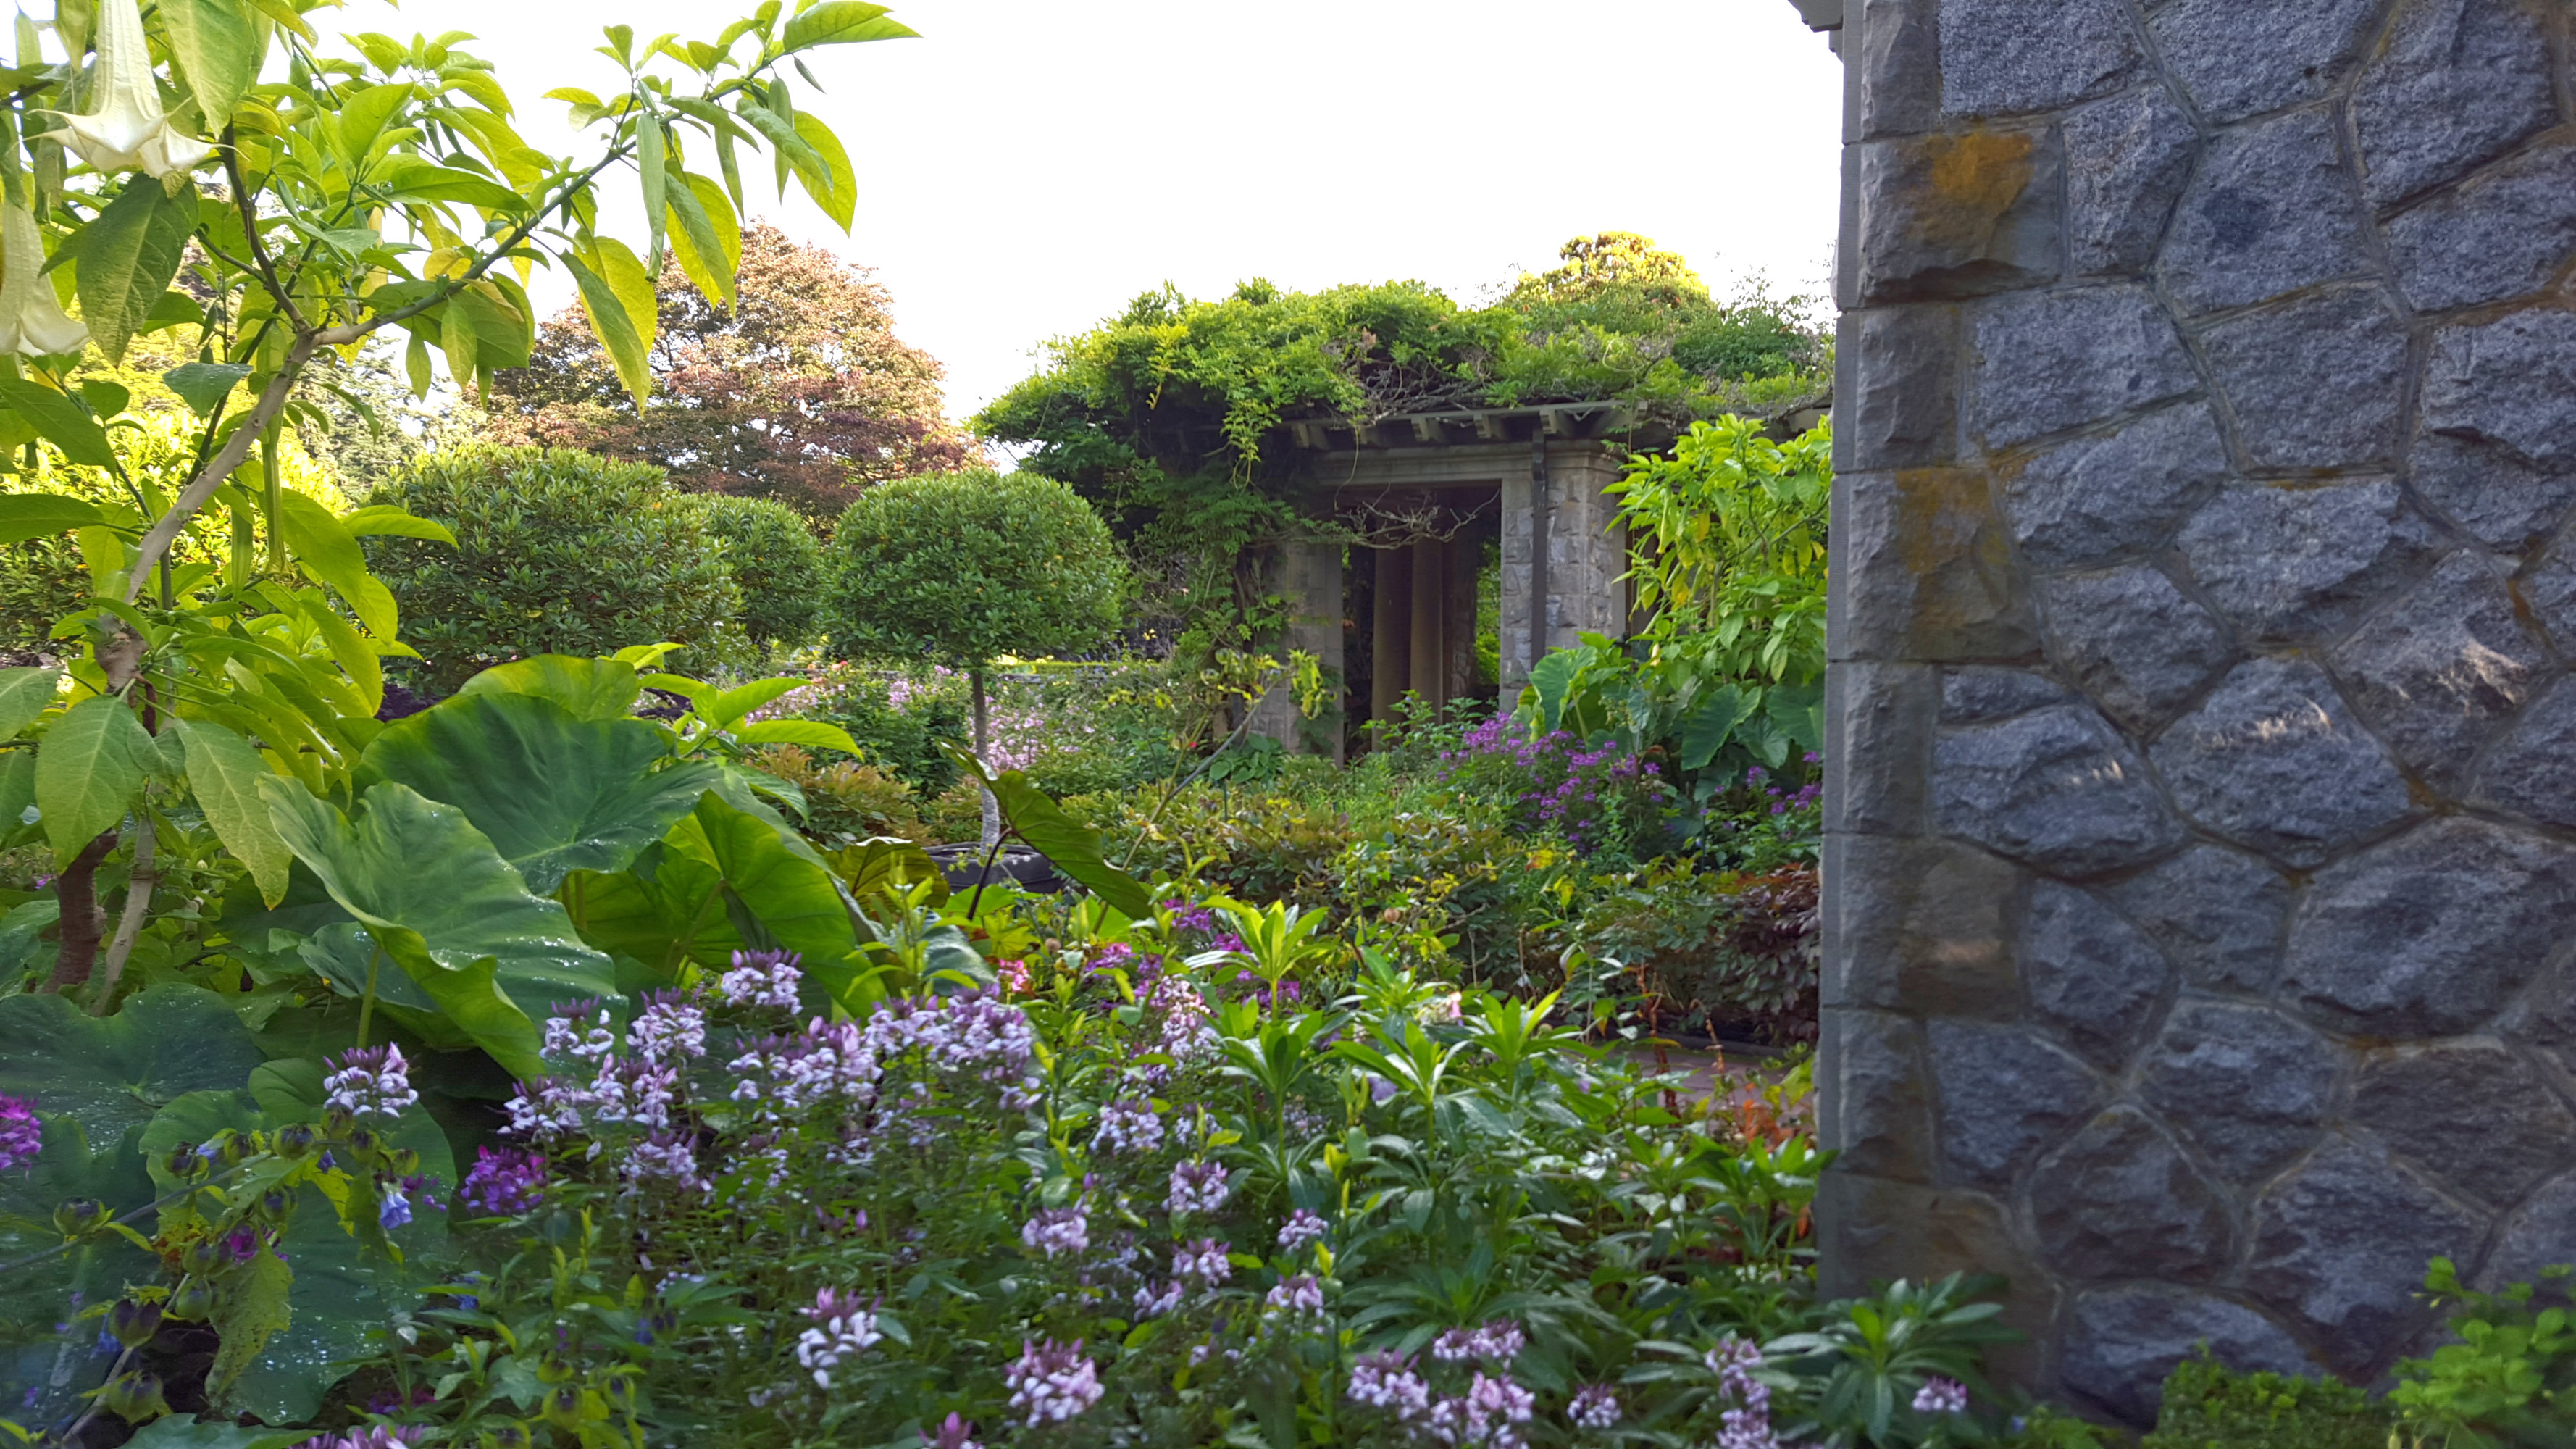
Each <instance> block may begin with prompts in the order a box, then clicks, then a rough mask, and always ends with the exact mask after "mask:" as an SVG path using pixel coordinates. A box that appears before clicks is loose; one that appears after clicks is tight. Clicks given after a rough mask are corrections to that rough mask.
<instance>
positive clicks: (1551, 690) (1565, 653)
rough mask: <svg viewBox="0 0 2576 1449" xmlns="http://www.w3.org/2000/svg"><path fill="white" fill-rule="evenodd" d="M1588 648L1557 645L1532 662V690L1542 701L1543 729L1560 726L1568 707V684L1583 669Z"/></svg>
mask: <svg viewBox="0 0 2576 1449" xmlns="http://www.w3.org/2000/svg"><path fill="white" fill-rule="evenodd" d="M1585 657H1586V651H1584V650H1580V649H1557V650H1553V651H1550V652H1549V654H1548V655H1547V657H1546V658H1544V659H1541V660H1540V661H1539V662H1538V663H1536V664H1534V665H1531V666H1530V682H1529V688H1530V693H1531V694H1532V695H1533V696H1535V698H1536V703H1537V705H1538V727H1539V729H1540V731H1541V732H1542V733H1544V732H1546V731H1550V730H1553V729H1555V728H1556V723H1557V717H1558V715H1559V714H1560V713H1561V712H1562V711H1563V709H1564V707H1565V691H1566V687H1567V686H1569V685H1571V684H1572V683H1573V682H1574V677H1575V676H1576V675H1577V674H1579V673H1581V672H1582V670H1583V661H1584V659H1585Z"/></svg>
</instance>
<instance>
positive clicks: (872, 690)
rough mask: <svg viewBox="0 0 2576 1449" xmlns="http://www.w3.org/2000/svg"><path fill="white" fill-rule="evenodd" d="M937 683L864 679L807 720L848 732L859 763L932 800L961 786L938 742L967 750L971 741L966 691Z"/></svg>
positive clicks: (827, 701)
mask: <svg viewBox="0 0 2576 1449" xmlns="http://www.w3.org/2000/svg"><path fill="white" fill-rule="evenodd" d="M937 683H938V682H937V681H936V680H933V681H930V683H929V684H928V685H923V684H921V683H917V682H916V681H913V680H910V679H903V678H898V679H896V680H894V681H892V682H891V683H888V682H884V681H880V680H877V679H874V678H869V677H860V678H856V679H853V680H852V681H851V682H850V683H848V684H846V685H844V686H842V687H841V688H839V689H838V690H835V691H834V692H833V693H832V694H831V695H830V696H829V697H828V698H826V699H825V700H824V701H823V702H822V703H821V704H820V705H818V706H816V707H815V708H813V709H810V710H807V711H805V714H806V715H807V716H808V717H810V718H813V719H818V720H822V721H823V722H825V723H827V724H836V725H839V726H840V727H841V728H842V729H844V730H847V731H848V732H849V735H850V738H851V739H852V740H853V741H855V742H856V743H857V744H858V747H859V755H860V758H862V759H864V760H866V761H867V762H868V763H869V764H871V765H874V766H876V767H877V768H878V769H880V770H883V771H885V772H886V773H887V774H889V775H892V776H894V777H895V778H896V779H898V780H901V781H902V782H903V783H905V784H906V785H909V786H911V787H912V790H913V793H914V794H916V795H918V796H920V797H921V798H923V799H925V800H927V799H932V798H935V797H937V796H939V795H941V794H943V793H945V792H946V791H947V789H948V787H949V786H951V785H954V784H956V783H957V766H956V764H955V763H954V762H953V761H951V760H950V759H949V758H948V757H947V756H946V755H944V754H942V753H940V750H939V744H940V742H941V741H942V740H945V741H947V742H948V743H950V744H955V745H963V744H964V743H966V741H967V739H968V737H969V726H968V723H967V719H966V700H965V697H964V691H962V690H955V689H941V688H938V687H937Z"/></svg>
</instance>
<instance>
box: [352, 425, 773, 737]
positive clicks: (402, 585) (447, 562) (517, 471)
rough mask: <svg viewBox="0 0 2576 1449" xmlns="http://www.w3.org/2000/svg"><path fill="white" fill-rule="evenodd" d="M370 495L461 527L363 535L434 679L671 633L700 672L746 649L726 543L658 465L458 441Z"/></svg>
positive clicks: (434, 683) (438, 686)
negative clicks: (423, 536) (445, 539)
mask: <svg viewBox="0 0 2576 1449" xmlns="http://www.w3.org/2000/svg"><path fill="white" fill-rule="evenodd" d="M372 501H374V502H378V503H392V504H398V505H400V506H401V507H403V508H405V509H408V510H410V511H411V512H412V513H414V514H417V515H419V516H420V517H422V518H433V519H436V520H438V521H439V522H441V523H444V524H446V525H447V526H448V528H449V529H450V530H451V531H452V532H454V533H455V535H456V547H455V548H453V549H451V548H448V547H447V546H446V545H445V544H440V543H431V542H427V541H424V540H419V539H409V538H372V539H369V540H368V541H367V553H368V563H369V566H370V567H372V568H373V569H374V570H375V573H376V577H377V578H379V579H382V580H383V581H384V584H385V587H387V588H389V589H391V590H392V591H393V595H394V599H395V601H396V602H397V603H399V604H400V605H401V606H402V632H403V642H404V643H407V644H409V645H411V646H412V647H413V648H414V649H417V650H419V651H420V653H421V659H422V663H421V664H420V665H419V666H418V672H419V674H420V675H421V677H422V679H423V681H424V682H425V684H426V686H427V687H428V689H429V690H430V691H431V692H432V693H435V694H441V695H444V694H450V693H453V692H454V691H455V689H456V687H457V686H458V685H461V684H463V683H464V682H465V681H466V680H468V679H471V678H472V677H474V675H476V674H477V673H480V672H481V671H483V670H485V669H488V668H490V667H491V666H493V665H495V664H504V663H507V662H509V661H510V660H513V659H523V658H526V657H527V656H529V655H532V654H585V655H597V654H612V653H615V652H616V651H617V650H620V649H623V648H625V647H626V646H628V645H630V644H652V643H657V642H660V641H663V640H669V641H672V642H674V643H677V644H681V645H684V646H686V648H687V651H688V652H686V653H684V654H681V655H680V656H678V657H677V658H676V659H675V660H674V661H673V663H674V664H675V665H677V666H678V667H680V668H683V669H686V670H688V671H689V672H691V673H704V672H707V671H709V670H711V669H714V668H716V667H718V666H720V665H724V664H727V663H732V662H736V661H739V660H741V659H742V658H744V657H745V656H747V655H748V653H749V652H750V651H749V641H748V640H747V639H746V638H745V636H744V634H743V631H742V623H741V616H742V609H743V601H742V591H741V590H740V588H739V587H737V586H736V584H735V583H734V577H733V574H732V572H731V570H729V569H728V568H727V567H726V564H725V546H724V543H723V542H722V540H721V539H720V538H719V537H718V535H717V534H716V533H715V531H714V529H713V527H712V525H710V524H709V522H708V519H707V514H706V512H705V510H704V509H702V508H699V507H696V506H693V505H692V504H691V502H690V500H689V499H688V498H687V497H686V496H685V495H683V494H681V493H679V492H678V491H677V490H675V489H673V488H672V487H671V486H670V484H669V482H668V481H667V480H665V478H664V477H663V474H662V470H661V469H659V468H654V467H650V466H647V465H644V464H639V463H616V462H611V461H609V460H607V459H605V458H601V457H597V456H595V455H593V454H590V453H583V452H577V451H574V450H572V449H568V448H497V447H472V448H459V449H456V450H453V451H450V452H443V453H434V454H431V455H429V456H427V457H424V458H422V459H420V460H419V461H418V462H416V463H414V464H412V465H411V466H410V467H408V468H406V469H404V470H403V471H401V472H399V473H396V474H395V475H394V476H393V477H391V478H389V479H388V480H386V482H385V483H384V485H383V486H382V487H381V488H379V489H378V490H377V491H376V494H375V497H374V499H373V500H372Z"/></svg>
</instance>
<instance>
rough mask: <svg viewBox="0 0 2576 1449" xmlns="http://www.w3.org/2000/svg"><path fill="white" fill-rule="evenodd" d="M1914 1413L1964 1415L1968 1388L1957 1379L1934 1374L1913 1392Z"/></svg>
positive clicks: (1966, 1410) (1966, 1406) (1966, 1408)
mask: <svg viewBox="0 0 2576 1449" xmlns="http://www.w3.org/2000/svg"><path fill="white" fill-rule="evenodd" d="M1914 1412H1916V1413H1918V1414H1964V1413H1966V1412H1968V1386H1967V1385H1966V1384H1963V1383H1961V1382H1959V1381H1958V1380H1957V1379H1945V1378H1943V1377H1941V1376H1940V1375H1939V1374H1934V1375H1932V1376H1931V1377H1930V1378H1928V1379H1925V1380H1924V1381H1923V1387H1922V1388H1920V1389H1917V1390H1915V1391H1914Z"/></svg>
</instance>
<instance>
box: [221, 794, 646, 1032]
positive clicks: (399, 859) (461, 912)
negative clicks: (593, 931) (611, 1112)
mask: <svg viewBox="0 0 2576 1449" xmlns="http://www.w3.org/2000/svg"><path fill="white" fill-rule="evenodd" d="M260 788H261V791H262V793H263V794H265V795H267V797H268V802H269V810H270V812H271V817H272V819H273V820H274V821H275V822H276V825H277V833H278V834H279V836H281V837H282V838H283V839H284V840H285V841H286V845H287V848H288V849H289V850H292V851H294V852H295V858H296V859H298V860H300V861H302V862H303V863H304V864H305V866H306V867H307V868H309V869H310V870H311V871H312V872H313V874H314V875H315V876H316V877H317V878H318V879H319V880H320V881H321V882H322V885H323V888H324V889H326V890H327V891H329V892H330V894H331V899H332V900H333V901H335V902H337V903H338V904H339V905H340V907H341V908H342V909H343V910H346V911H347V912H348V913H349V914H350V915H351V916H353V917H355V918H356V919H357V920H358V922H359V923H360V924H362V925H364V926H365V927H366V928H367V930H368V932H369V934H371V935H372V936H374V938H375V940H376V943H377V944H378V945H379V946H381V947H383V948H384V950H385V953H386V954H387V955H388V956H390V957H392V958H393V960H394V961H395V962H397V963H398V964H400V965H401V967H402V968H403V971H404V972H405V973H406V974H407V975H409V976H410V977H411V979H412V980H413V981H414V982H415V983H417V984H418V985H419V986H420V988H421V990H423V991H425V992H427V993H428V994H429V996H430V997H431V999H433V1000H435V1001H436V1002H437V1003H438V1004H439V1006H440V1008H441V1009H442V1010H443V1011H444V1012H445V1013H446V1014H447V1015H448V1017H449V1019H450V1020H451V1021H452V1022H454V1024H455V1025H456V1026H457V1027H458V1028H459V1029H460V1030H462V1031H463V1032H464V1033H465V1034H466V1035H467V1036H468V1037H470V1038H472V1039H473V1041H474V1043H475V1044H476V1045H478V1046H480V1047H482V1048H483V1049H484V1050H485V1051H487V1052H489V1053H491V1055H492V1057H493V1059H494V1060H495V1061H497V1062H499V1063H500V1064H501V1065H502V1066H503V1067H505V1068H507V1069H508V1070H510V1071H511V1072H514V1073H516V1074H518V1075H520V1076H534V1075H537V1074H539V1073H541V1072H542V1071H543V1065H542V1064H541V1063H540V1062H539V1061H538V1060H537V1051H536V1046H537V1034H536V1028H535V1026H534V1024H533V1023H532V1022H531V1021H530V1020H529V1016H530V1014H531V1013H532V1012H542V1011H543V1009H544V1007H545V1005H546V1003H547V1002H549V1001H556V1000H565V999H572V998H579V997H587V996H600V997H606V996H613V995H615V994H616V991H617V973H616V967H615V964H614V963H613V962H611V961H610V960H609V958H608V957H606V956H604V955H602V954H600V953H599V952H598V951H595V950H593V949H591V947H590V946H589V945H587V944H585V943H584V942H583V941H582V939H581V936H580V934H579V933H578V932H577V931H575V930H574V929H573V923H572V917H571V916H570V915H568V914H566V913H565V911H564V908H563V907H562V905H560V904H558V903H557V902H555V901H552V900H549V899H547V898H546V897H544V896H540V895H535V894H532V893H531V892H530V891H529V890H528V885H527V882H526V880H524V879H523V878H522V877H521V876H520V875H519V872H518V870H517V868H516V867H514V866H512V865H511V864H510V863H509V862H508V861H506V860H504V859H502V858H501V853H500V852H499V851H497V850H495V849H493V848H492V842H491V840H490V838H489V837H487V836H485V835H484V834H483V832H482V831H480V830H477V829H475V828H474V825H473V822H471V821H470V820H468V819H467V818H466V816H465V813H464V812H463V811H461V810H459V809H457V808H456V807H455V806H453V805H444V804H440V803H438V802H436V801H433V800H429V799H426V798H424V797H423V796H422V795H421V794H420V792H419V791H417V790H414V789H412V788H411V787H410V786H409V785H405V784H402V783H400V782H399V781H392V780H388V781H383V782H381V783H378V784H375V785H371V786H369V787H368V788H367V790H366V791H365V793H364V794H362V795H361V796H360V797H359V808H358V813H357V815H356V817H355V818H354V819H352V818H350V817H346V816H343V815H341V813H340V812H339V811H338V810H337V809H334V808H333V807H332V806H331V805H330V804H329V803H328V802H325V801H322V800H318V799H315V798H314V797H313V796H312V795H311V794H309V793H308V792H306V791H304V790H303V789H301V788H299V787H297V786H295V785H294V784H293V783H292V782H290V781H287V780H283V779H277V778H272V779H269V780H265V781H262V782H261V785H260Z"/></svg>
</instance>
